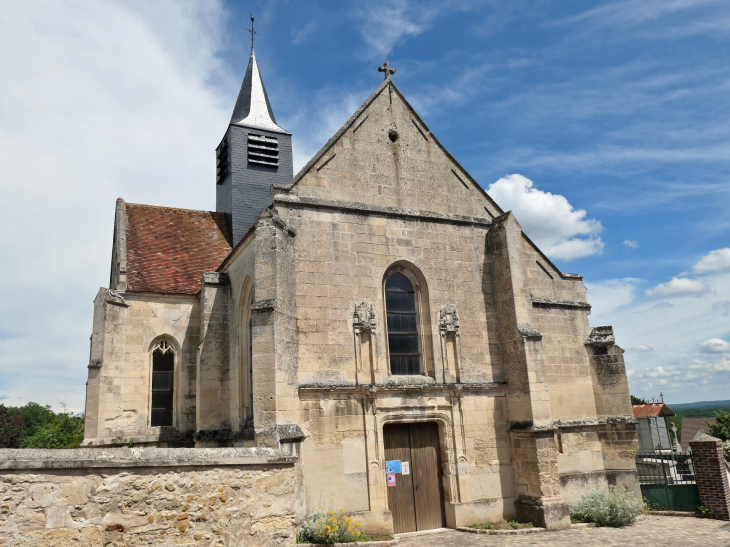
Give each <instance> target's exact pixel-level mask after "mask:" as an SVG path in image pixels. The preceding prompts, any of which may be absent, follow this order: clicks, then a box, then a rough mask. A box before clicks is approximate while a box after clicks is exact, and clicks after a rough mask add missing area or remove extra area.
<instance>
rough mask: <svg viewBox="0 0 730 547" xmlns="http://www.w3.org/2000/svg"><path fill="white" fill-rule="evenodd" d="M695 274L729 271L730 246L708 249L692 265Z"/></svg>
mask: <svg viewBox="0 0 730 547" xmlns="http://www.w3.org/2000/svg"><path fill="white" fill-rule="evenodd" d="M692 271H693V272H694V273H696V274H704V273H713V272H730V247H725V248H724V249H716V250H714V251H710V252H709V253H707V254H706V255H705V256H703V257H702V258H700V260H699V262H697V264H695V265H694V266H693V267H692Z"/></svg>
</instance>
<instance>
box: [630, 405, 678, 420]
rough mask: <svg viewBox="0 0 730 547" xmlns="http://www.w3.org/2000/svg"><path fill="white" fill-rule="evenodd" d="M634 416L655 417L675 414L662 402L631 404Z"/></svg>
mask: <svg viewBox="0 0 730 547" xmlns="http://www.w3.org/2000/svg"><path fill="white" fill-rule="evenodd" d="M632 409H633V411H634V418H656V417H657V416H675V414H674V412H673V411H672V409H671V408H669V407H668V406H667V405H665V404H664V403H654V404H649V405H632Z"/></svg>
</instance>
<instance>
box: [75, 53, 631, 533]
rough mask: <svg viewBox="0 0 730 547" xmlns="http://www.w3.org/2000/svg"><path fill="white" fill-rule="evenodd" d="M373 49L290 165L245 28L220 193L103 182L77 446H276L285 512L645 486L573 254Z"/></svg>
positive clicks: (433, 508)
mask: <svg viewBox="0 0 730 547" xmlns="http://www.w3.org/2000/svg"><path fill="white" fill-rule="evenodd" d="M379 71H380V72H381V73H382V76H384V80H383V81H382V82H381V83H380V85H378V86H377V88H376V89H375V90H374V91H373V93H372V94H371V95H370V97H368V99H367V100H366V101H365V102H364V103H363V104H362V106H361V107H360V108H359V109H358V110H357V111H356V112H354V113H353V115H352V116H351V117H350V119H349V120H348V121H347V122H346V123H345V124H344V125H343V126H342V127H341V128H340V130H339V131H337V133H335V134H334V135H333V136H332V138H330V139H329V141H328V142H327V143H326V144H325V145H324V146H323V147H322V149H321V150H320V151H319V152H317V154H315V155H314V157H312V158H311V160H310V161H309V162H308V163H307V164H306V165H305V166H304V167H303V168H302V169H301V170H300V171H299V173H297V174H296V175H295V174H294V172H293V165H292V143H291V138H292V135H291V133H289V132H288V131H287V130H286V129H284V128H282V127H281V126H279V125H278V123H277V121H276V118H275V116H274V110H273V108H272V105H271V103H270V101H269V99H268V96H267V94H266V89H265V87H264V84H263V80H262V76H261V73H260V71H259V66H258V64H257V61H256V56H255V54H254V51H253V47H252V50H251V57H250V60H249V63H248V67H247V70H246V74H245V77H244V79H243V84H242V86H241V90H240V93H239V95H238V98H237V100H236V103H235V106H234V108H233V114H232V116H231V120H230V123H229V125H228V127H227V128H221V129H225V131H224V134H223V138H222V139H221V141H220V143H219V144H218V147H217V149H216V157H215V162H216V176H215V180H210V181H201V183H206V184H210V186H211V191H212V190H213V187H214V188H215V192H216V210H215V211H197V210H187V209H176V208H169V207H158V206H151V205H140V204H136V203H129V202H126V201H124V200H123V199H121V198H120V199H118V200H117V203H116V215H115V219H114V239H113V246H112V261H111V275H110V282H109V287H108V288H102V289H100V290H99V292H98V294H97V296H96V298H95V300H94V318H93V333H92V336H91V352H90V360H89V365H88V381H87V388H86V389H87V391H86V429H85V439H84V443H83V446H85V447H112V446H134V447H138V448H141V447H163V448H164V447H171V448H174V447H272V448H277V449H281V450H284V451H286V453H288V454H291V455H293V456H296V458H297V460H296V461H297V477H298V479H297V480H298V484H297V494H296V495H297V519H299V520H301V519H302V518H304V517H305V516H306V515H307V514H309V513H310V512H312V511H317V510H319V509H323V508H324V509H330V508H334V509H345V510H346V511H347V512H348V513H349V514H350V515H351V516H353V517H354V519H355V520H356V521H358V522H359V523H360V524H361V528H362V529H363V530H364V531H366V532H368V533H399V532H408V531H417V530H428V529H434V528H440V527H445V526H448V527H457V526H468V525H470V524H473V523H475V522H481V521H485V520H488V521H494V520H500V519H503V518H504V519H518V520H522V521H529V522H532V523H533V524H535V525H538V526H545V527H547V528H548V529H552V530H557V529H562V528H566V527H568V526H569V525H570V518H569V514H568V508H567V501H570V500H573V499H575V498H576V497H578V496H580V495H581V494H582V493H584V492H586V491H588V490H590V489H593V488H597V487H604V488H605V487H606V486H607V485H620V486H625V487H626V488H629V489H630V490H632V491H635V492H636V493H637V495H640V494H639V487H638V483H637V479H636V469H635V464H634V455H635V453H636V451H637V449H638V445H637V440H636V426H635V424H636V420H635V419H634V418H633V415H632V408H631V404H630V401H629V392H628V383H627V378H626V371H625V367H624V360H623V350H622V349H621V348H620V347H619V346H618V345H616V343H615V340H614V336H613V330H612V328H611V327H607V326H595V327H591V326H589V321H588V316H589V314H590V310H591V307H590V305H589V304H588V303H587V302H586V290H585V286H584V284H583V280H582V277H581V276H580V275H577V274H571V273H564V272H562V271H560V270H559V269H558V268H557V267H556V266H555V265H554V264H553V263H552V262H551V261H550V260H549V258H548V257H547V256H545V255H544V254H543V253H542V252H541V251H540V249H538V248H537V246H536V245H535V244H534V243H533V242H532V241H531V240H530V239H529V238H528V237H527V235H525V234H524V233H523V232H522V229H521V228H520V224H519V219H518V218H515V216H514V215H513V214H512V213H511V212H509V211H507V212H505V211H503V210H502V209H501V208H500V206H499V204H498V203H496V202H495V201H494V200H492V198H490V196H489V195H488V194H487V193H486V192H485V190H484V189H483V187H482V185H480V184H479V183H478V182H477V181H475V180H474V179H473V178H472V177H471V176H470V175H469V173H467V172H466V171H465V170H464V168H463V167H462V166H461V165H460V164H459V162H458V161H457V160H456V158H454V157H453V156H452V155H451V154H450V153H449V152H448V151H447V150H446V148H444V146H443V145H442V144H441V143H440V142H439V140H438V139H437V138H436V136H435V135H434V134H433V133H431V131H430V130H429V128H428V126H427V125H426V123H425V122H424V121H423V120H422V119H421V118H420V117H419V115H418V114H417V113H416V112H415V110H414V109H413V108H412V107H411V105H410V104H409V103H408V101H407V100H406V97H405V96H404V95H403V93H402V92H401V91H400V90H399V89H398V87H397V86H396V84H395V83H394V81H393V74H394V73H395V69H393V68H391V67H390V65H389V63H388V62H386V63H385V64H384V65H382V66H381V67H380V68H379ZM212 144H214V143H212ZM211 161H213V158H211Z"/></svg>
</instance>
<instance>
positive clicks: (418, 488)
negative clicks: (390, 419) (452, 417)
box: [383, 422, 444, 534]
mask: <svg viewBox="0 0 730 547" xmlns="http://www.w3.org/2000/svg"><path fill="white" fill-rule="evenodd" d="M383 444H384V448H385V459H386V461H393V460H400V462H401V465H402V464H403V463H407V464H408V467H409V468H410V469H409V471H410V473H409V474H403V473H402V472H401V473H396V474H395V485H390V486H388V487H387V488H388V507H389V508H390V511H391V512H392V513H393V528H394V532H395V533H396V534H400V533H403V532H416V531H418V530H431V529H433V528H441V527H442V526H444V501H443V500H444V495H443V485H442V483H441V449H440V443H439V431H438V425H437V424H435V423H433V422H424V423H408V424H391V425H386V426H385V427H384V428H383Z"/></svg>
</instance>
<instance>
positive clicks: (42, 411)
mask: <svg viewBox="0 0 730 547" xmlns="http://www.w3.org/2000/svg"><path fill="white" fill-rule="evenodd" d="M61 404H62V406H64V411H62V412H59V413H58V414H56V413H55V412H53V410H51V406H50V405H45V406H43V405H39V404H38V403H34V402H30V403H28V404H26V405H25V406H21V407H17V408H10V409H8V410H9V411H10V412H11V413H13V414H14V415H15V416H17V417H18V418H19V419H22V421H23V423H24V424H25V425H26V427H25V430H24V431H23V436H22V439H21V441H20V447H21V448H77V447H78V446H80V445H81V441H83V440H84V418H83V416H74V415H73V414H72V413H70V412H66V411H65V405H63V403H61Z"/></svg>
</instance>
